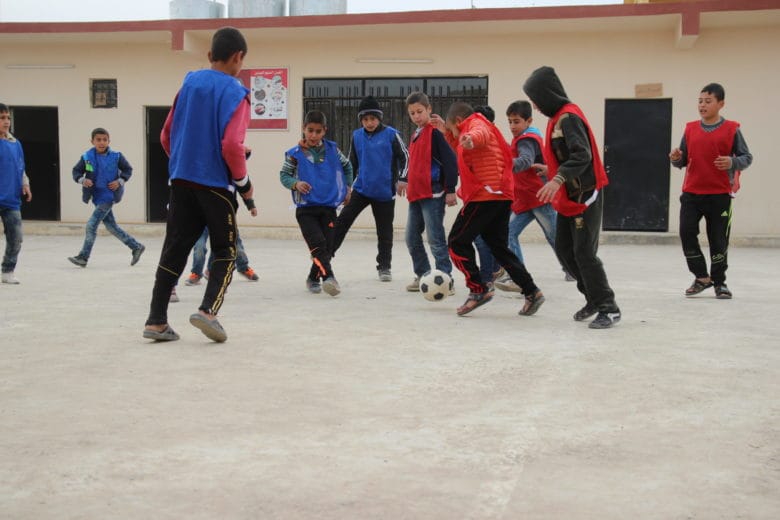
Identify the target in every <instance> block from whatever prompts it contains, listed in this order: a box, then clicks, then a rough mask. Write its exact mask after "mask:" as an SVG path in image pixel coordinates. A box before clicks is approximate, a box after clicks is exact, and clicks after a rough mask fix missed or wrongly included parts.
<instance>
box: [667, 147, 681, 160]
mask: <svg viewBox="0 0 780 520" xmlns="http://www.w3.org/2000/svg"><path fill="white" fill-rule="evenodd" d="M680 159H682V150H680V149H679V148H675V149H674V150H672V152H671V153H670V154H669V160H670V161H679V160H680Z"/></svg>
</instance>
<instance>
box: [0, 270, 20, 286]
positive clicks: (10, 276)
mask: <svg viewBox="0 0 780 520" xmlns="http://www.w3.org/2000/svg"><path fill="white" fill-rule="evenodd" d="M3 283H9V284H11V285H19V280H17V279H16V278H15V277H14V272H13V271H11V272H9V273H3Z"/></svg>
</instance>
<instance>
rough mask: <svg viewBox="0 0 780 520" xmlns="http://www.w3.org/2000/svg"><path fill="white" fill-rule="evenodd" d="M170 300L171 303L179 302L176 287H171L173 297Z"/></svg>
mask: <svg viewBox="0 0 780 520" xmlns="http://www.w3.org/2000/svg"><path fill="white" fill-rule="evenodd" d="M168 301H169V302H171V303H177V302H178V301H179V295H178V294H176V287H173V288H171V297H170V298H169V299H168Z"/></svg>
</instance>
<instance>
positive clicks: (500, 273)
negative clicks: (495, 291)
mask: <svg viewBox="0 0 780 520" xmlns="http://www.w3.org/2000/svg"><path fill="white" fill-rule="evenodd" d="M505 276H506V269H504V268H503V267H499V268H498V271H496V272H495V273H493V280H491V281H493V282H495V281H496V280H499V279H501V278H504V277H505Z"/></svg>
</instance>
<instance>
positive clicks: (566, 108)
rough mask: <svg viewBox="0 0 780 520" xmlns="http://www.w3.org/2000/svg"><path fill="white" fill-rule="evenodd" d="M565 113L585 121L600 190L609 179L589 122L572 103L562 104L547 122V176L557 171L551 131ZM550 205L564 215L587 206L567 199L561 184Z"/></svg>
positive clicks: (571, 214) (545, 152) (575, 212)
mask: <svg viewBox="0 0 780 520" xmlns="http://www.w3.org/2000/svg"><path fill="white" fill-rule="evenodd" d="M567 113H568V114H574V115H575V116H577V117H579V118H580V119H582V122H583V123H585V128H586V129H587V130H588V139H589V140H590V154H591V156H592V157H593V173H594V175H595V177H596V189H597V190H599V191H600V190H601V189H602V188H603V187H604V186H606V185H607V184H609V180H608V179H607V172H606V171H605V170H604V164H603V163H602V162H601V157H600V156H599V149H598V146H596V138H595V137H594V136H593V130H591V128H590V123H588V120H587V119H586V118H585V114H583V113H582V110H580V107H578V106H577V105H575V104H574V103H568V104H566V105H563V107H561V109H560V110H558V112H557V113H556V114H555V115H554V116H553V117H552V118H550V120H549V121H548V122H547V133H546V136H545V139H544V141H545V143H546V145H547V146H545V147H544V163H545V164H546V165H547V176H548V177H549V178H550V179H552V178H553V177H555V175H556V174H557V173H558V159H557V158H556V157H555V153H554V152H553V150H552V146H551V143H552V133H553V130H554V129H555V124H556V123H557V122H558V120H559V119H560V118H561V116H562V115H563V114H567ZM552 205H553V208H555V211H557V212H558V213H560V214H561V215H563V216H565V217H573V216H574V215H579V214H580V213H582V212H584V211H585V210H586V209H587V208H588V206H587V205H586V204H582V203H579V202H576V201H573V200H571V199H569V196H568V194H567V193H566V186H565V185H563V186H561V188H560V189H559V190H558V192H557V193H556V194H555V197H554V198H553V201H552Z"/></svg>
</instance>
